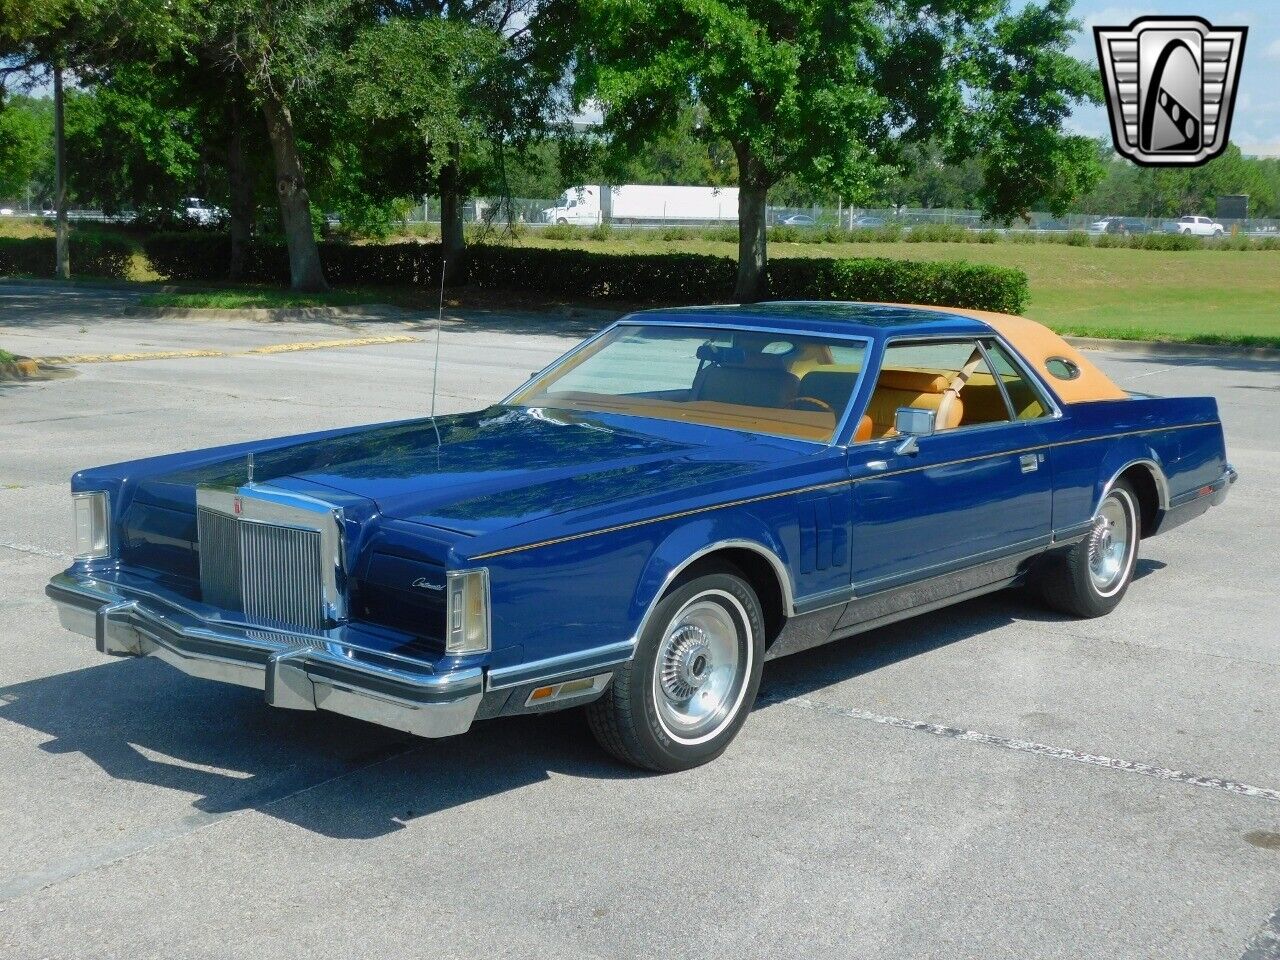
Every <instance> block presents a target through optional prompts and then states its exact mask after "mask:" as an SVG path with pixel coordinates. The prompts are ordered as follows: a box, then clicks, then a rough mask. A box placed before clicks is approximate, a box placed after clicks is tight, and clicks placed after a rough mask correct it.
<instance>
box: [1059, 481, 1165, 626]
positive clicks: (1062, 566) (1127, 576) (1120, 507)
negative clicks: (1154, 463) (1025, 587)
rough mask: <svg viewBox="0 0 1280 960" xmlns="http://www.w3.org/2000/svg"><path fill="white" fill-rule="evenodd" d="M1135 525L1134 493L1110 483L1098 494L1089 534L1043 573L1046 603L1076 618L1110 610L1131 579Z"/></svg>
mask: <svg viewBox="0 0 1280 960" xmlns="http://www.w3.org/2000/svg"><path fill="white" fill-rule="evenodd" d="M1141 526H1142V514H1141V512H1140V510H1139V508H1138V496H1137V494H1136V493H1135V492H1134V490H1133V487H1131V486H1130V485H1129V483H1128V482H1127V481H1125V480H1118V481H1116V482H1115V483H1114V484H1112V486H1111V487H1110V488H1109V489H1108V490H1107V492H1106V493H1105V494H1104V495H1103V497H1102V502H1101V503H1100V504H1099V505H1098V510H1097V513H1095V514H1094V516H1093V526H1092V528H1091V529H1090V531H1089V535H1088V536H1087V537H1085V538H1084V539H1083V540H1082V541H1080V542H1079V543H1077V544H1076V545H1075V546H1073V547H1072V548H1071V549H1070V550H1069V551H1068V552H1067V553H1066V554H1065V555H1064V556H1063V557H1061V558H1060V559H1058V560H1056V561H1055V562H1054V563H1053V564H1052V565H1051V566H1050V567H1049V568H1048V569H1047V570H1045V571H1044V573H1043V575H1042V578H1041V584H1040V585H1041V593H1042V594H1043V596H1044V599H1045V600H1046V602H1048V604H1049V605H1050V606H1052V607H1056V608H1057V609H1059V610H1062V611H1063V612H1065V613H1073V614H1075V615H1076V616H1078V617H1101V616H1104V615H1105V614H1108V613H1110V612H1111V611H1112V610H1114V609H1115V608H1116V607H1117V606H1119V604H1120V600H1121V599H1122V598H1123V597H1124V595H1125V591H1127V590H1128V589H1129V583H1130V581H1131V580H1132V579H1133V568H1134V565H1135V564H1136V563H1137V560H1138V540H1139V530H1140V529H1141Z"/></svg>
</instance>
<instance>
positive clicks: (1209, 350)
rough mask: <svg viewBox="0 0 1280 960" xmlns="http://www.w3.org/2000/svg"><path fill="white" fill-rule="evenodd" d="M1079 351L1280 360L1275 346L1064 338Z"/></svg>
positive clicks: (1152, 355)
mask: <svg viewBox="0 0 1280 960" xmlns="http://www.w3.org/2000/svg"><path fill="white" fill-rule="evenodd" d="M1063 339H1064V340H1066V341H1067V343H1069V344H1071V345H1072V346H1073V347H1078V348H1080V349H1081V350H1101V351H1103V352H1110V353H1137V354H1143V355H1145V356H1150V357H1206V356H1208V357H1238V358H1241V359H1254V360H1280V349H1278V348H1276V347H1237V346H1232V345H1231V344H1225V343H1191V342H1189V341H1176V340H1175V341H1168V340H1111V339H1106V338H1103V337H1064V338H1063Z"/></svg>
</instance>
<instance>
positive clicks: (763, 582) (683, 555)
mask: <svg viewBox="0 0 1280 960" xmlns="http://www.w3.org/2000/svg"><path fill="white" fill-rule="evenodd" d="M683 540H684V538H683V537H680V536H678V535H677V536H674V537H672V538H668V540H667V541H665V542H664V543H663V544H661V545H660V546H659V548H658V550H656V551H655V552H654V556H653V557H652V558H651V560H650V562H649V566H648V568H647V569H646V571H645V575H644V576H642V577H641V581H640V587H639V588H638V589H637V596H636V600H637V608H638V609H640V610H642V611H643V613H642V614H641V616H640V619H639V620H638V622H637V626H636V631H635V636H636V638H637V639H639V637H640V635H641V634H642V633H643V632H644V630H645V628H646V627H647V626H648V625H649V621H650V620H651V619H652V617H653V613H654V610H655V609H656V608H657V606H658V603H659V602H660V601H661V600H662V598H663V597H665V596H666V595H667V594H668V593H669V592H670V591H671V590H672V588H673V587H675V586H676V585H677V584H678V583H680V582H682V581H684V580H687V579H688V578H689V577H691V576H696V575H698V573H699V572H700V571H702V570H706V569H708V568H711V567H715V566H720V565H727V566H730V567H732V568H734V569H735V570H737V571H738V572H739V573H740V574H741V575H742V577H743V579H745V580H746V581H747V582H748V583H749V584H750V585H751V587H752V589H753V590H755V592H756V596H757V597H758V598H759V600H760V606H761V610H762V612H763V614H764V620H765V645H766V646H768V645H769V644H770V643H772V642H773V640H774V639H776V638H777V636H778V634H779V633H780V632H781V630H782V626H783V624H785V623H786V621H787V618H788V617H789V616H791V614H792V612H793V611H794V609H795V599H794V592H793V587H792V583H791V575H790V573H789V572H788V569H787V564H786V562H785V561H784V560H783V558H782V555H781V551H780V549H779V547H778V546H775V545H772V544H769V543H766V542H763V538H762V539H755V538H751V537H746V536H733V537H722V538H718V539H715V540H713V541H711V542H703V543H702V544H701V545H698V546H696V547H694V546H690V545H688V544H683Z"/></svg>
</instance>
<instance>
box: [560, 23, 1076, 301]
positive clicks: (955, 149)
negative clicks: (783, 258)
mask: <svg viewBox="0 0 1280 960" xmlns="http://www.w3.org/2000/svg"><path fill="white" fill-rule="evenodd" d="M566 2H568V0H566ZM578 9H579V11H580V17H581V26H580V28H579V33H578V35H579V36H581V37H582V44H581V50H580V53H579V57H578V60H577V72H576V75H575V80H576V88H575V89H576V94H577V98H578V100H579V102H586V101H587V100H588V99H591V98H594V99H596V100H598V101H599V102H600V103H601V104H602V105H603V108H604V111H605V127H606V130H607V131H608V133H609V134H610V135H611V136H612V137H613V139H614V142H615V143H616V144H617V145H618V146H619V148H620V149H622V150H624V151H625V150H631V149H634V147H635V145H636V144H637V143H639V142H644V141H646V140H648V139H651V138H652V137H653V136H654V134H655V133H656V132H657V131H659V130H661V129H664V128H667V127H669V126H671V125H672V124H673V123H674V121H675V119H676V117H677V115H678V111H679V108H680V105H681V104H682V103H684V102H686V101H687V100H688V98H689V97H690V95H692V97H693V99H694V101H695V102H696V103H697V104H698V105H699V106H700V107H702V108H703V109H705V116H706V118H707V126H708V128H709V130H710V132H711V133H712V134H713V135H714V136H716V137H719V138H722V139H723V140H725V141H726V142H727V143H729V144H730V146H731V147H732V149H733V151H734V154H735V157H736V159H737V165H738V182H739V186H740V188H741V192H740V198H741V207H740V212H739V223H740V228H739V229H740V243H739V264H740V268H741V271H742V272H741V274H740V277H739V279H740V285H739V290H738V293H739V295H740V296H742V297H744V298H746V297H751V296H755V295H757V294H758V293H759V292H760V291H761V289H762V284H763V279H764V262H765V233H764V216H763V211H764V204H765V196H766V194H767V191H768V190H769V189H770V188H771V187H773V186H774V185H775V184H777V183H778V182H779V181H781V180H782V179H783V178H788V177H789V178H792V179H793V180H795V181H796V182H798V183H801V184H804V185H806V186H809V187H811V188H814V189H822V190H835V191H838V192H839V195H840V196H842V197H846V198H849V199H850V200H854V201H857V200H865V199H869V198H870V197H871V196H873V194H874V192H875V188H876V186H877V185H878V184H879V183H882V182H883V181H884V180H885V178H886V176H887V174H888V171H890V170H891V169H893V168H895V167H896V166H897V164H898V163H899V162H900V159H901V157H902V153H903V149H904V148H905V147H907V146H909V145H910V144H913V143H921V142H924V141H926V140H934V141H936V142H938V143H940V144H941V145H942V147H943V149H944V150H945V151H946V153H947V156H948V158H949V159H952V160H959V159H961V158H963V157H965V156H969V155H973V154H975V153H977V152H979V151H981V152H982V153H983V155H984V163H983V173H984V183H983V188H982V190H981V191H980V194H979V196H980V199H981V200H982V202H983V205H984V206H985V207H986V209H987V211H988V212H989V213H991V214H992V215H995V216H998V217H1001V218H1005V219H1008V218H1011V217H1012V216H1014V215H1015V214H1018V213H1021V212H1023V211H1025V210H1026V209H1027V208H1028V207H1029V206H1030V204H1031V203H1032V201H1033V200H1036V199H1043V200H1044V201H1045V202H1047V203H1048V204H1049V206H1050V207H1051V208H1054V209H1057V208H1061V207H1062V206H1064V205H1065V204H1066V203H1067V202H1069V200H1070V198H1071V197H1072V196H1074V195H1075V194H1076V193H1078V192H1079V191H1080V190H1081V189H1083V188H1086V187H1088V186H1090V185H1091V184H1092V182H1093V180H1094V179H1096V176H1097V172H1098V166H1097V161H1096V155H1095V153H1094V151H1093V149H1092V145H1091V143H1090V142H1089V141H1087V140H1086V139H1084V138H1080V137H1072V136H1070V135H1068V134H1066V133H1064V132H1063V131H1062V123H1063V121H1064V120H1065V119H1066V117H1067V116H1068V114H1069V112H1070V109H1071V107H1072V106H1073V105H1074V104H1075V103H1078V102H1080V101H1081V100H1086V99H1096V98H1097V96H1098V94H1099V89H1098V82H1097V79H1096V78H1095V77H1094V76H1093V74H1092V72H1091V71H1090V70H1089V69H1088V68H1087V67H1086V65H1084V64H1082V63H1080V62H1079V61H1076V60H1074V59H1073V58H1071V57H1070V56H1068V55H1067V53H1066V49H1067V46H1068V44H1069V42H1070V40H1071V38H1072V34H1073V31H1074V29H1075V28H1076V26H1077V25H1076V24H1075V23H1074V22H1073V21H1071V20H1070V18H1069V10H1070V2H1069V0H1043V2H1041V3H1035V2H1032V3H1027V4H1025V5H1019V6H1018V9H1016V10H1014V11H1011V5H1010V4H1009V3H1007V2H1005V0H852V2H847V0H579V2H578Z"/></svg>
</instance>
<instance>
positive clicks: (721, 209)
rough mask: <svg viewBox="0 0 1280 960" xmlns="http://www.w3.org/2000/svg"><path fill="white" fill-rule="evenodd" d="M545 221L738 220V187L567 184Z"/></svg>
mask: <svg viewBox="0 0 1280 960" xmlns="http://www.w3.org/2000/svg"><path fill="white" fill-rule="evenodd" d="M542 219H543V221H544V222H546V223H563V224H574V225H577V226H588V227H594V226H595V225H597V224H600V223H617V224H657V223H737V222H738V188H737V187H667V186H648V185H644V184H625V185H623V186H606V185H597V184H590V185H587V186H582V187H570V188H569V189H568V190H566V191H565V192H564V193H563V194H562V195H561V197H560V199H559V200H558V201H557V203H556V205H555V206H554V207H547V208H546V209H545V210H543V211H542Z"/></svg>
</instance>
